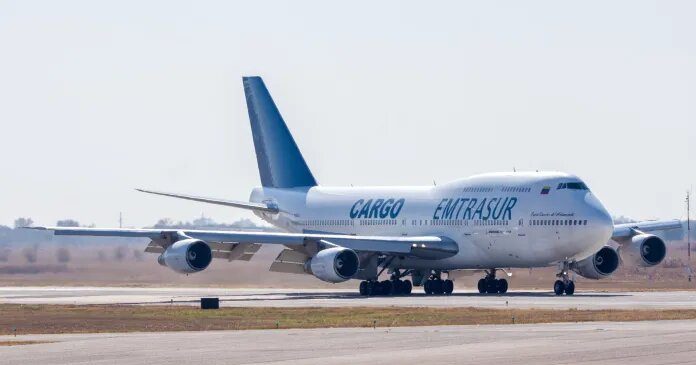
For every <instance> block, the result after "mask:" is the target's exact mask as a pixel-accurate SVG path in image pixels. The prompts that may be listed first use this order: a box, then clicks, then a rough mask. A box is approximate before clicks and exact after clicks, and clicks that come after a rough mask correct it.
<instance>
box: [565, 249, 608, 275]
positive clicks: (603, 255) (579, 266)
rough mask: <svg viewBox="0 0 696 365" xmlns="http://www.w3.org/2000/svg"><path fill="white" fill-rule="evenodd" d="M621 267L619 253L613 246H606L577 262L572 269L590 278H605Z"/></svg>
mask: <svg viewBox="0 0 696 365" xmlns="http://www.w3.org/2000/svg"><path fill="white" fill-rule="evenodd" d="M618 267H619V254H618V253H617V252H616V250H615V249H614V248H612V247H611V246H604V247H602V249H600V250H599V251H597V253H595V254H594V255H592V256H590V257H588V258H586V259H583V260H580V261H578V262H575V263H574V264H572V265H571V267H570V269H571V270H573V271H575V272H576V273H578V274H579V275H580V276H582V277H585V278H588V279H595V280H597V279H603V278H606V277H607V276H609V275H611V273H613V272H614V271H616V269H617V268H618Z"/></svg>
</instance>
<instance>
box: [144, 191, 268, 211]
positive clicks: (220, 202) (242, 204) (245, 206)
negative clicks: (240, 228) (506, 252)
mask: <svg viewBox="0 0 696 365" xmlns="http://www.w3.org/2000/svg"><path fill="white" fill-rule="evenodd" d="M135 190H137V191H140V192H143V193H148V194H155V195H162V196H168V197H171V198H178V199H186V200H193V201H197V202H201V203H208V204H217V205H224V206H228V207H234V208H241V209H249V210H258V211H261V212H267V213H278V211H279V210H278V208H277V207H272V206H269V205H267V204H263V203H248V202H240V201H234V200H225V199H216V198H205V197H201V196H193V195H185V194H173V193H165V192H161V191H154V190H145V189H135Z"/></svg>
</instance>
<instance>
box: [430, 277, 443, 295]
mask: <svg viewBox="0 0 696 365" xmlns="http://www.w3.org/2000/svg"><path fill="white" fill-rule="evenodd" d="M430 287H431V288H432V291H433V294H442V280H440V279H435V280H433V283H432V284H431V285H430Z"/></svg>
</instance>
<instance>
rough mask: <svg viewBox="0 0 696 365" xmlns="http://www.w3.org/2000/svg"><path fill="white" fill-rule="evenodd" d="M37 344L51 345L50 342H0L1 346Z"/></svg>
mask: <svg viewBox="0 0 696 365" xmlns="http://www.w3.org/2000/svg"><path fill="white" fill-rule="evenodd" d="M37 343H49V342H48V341H0V346H20V345H35V344H37Z"/></svg>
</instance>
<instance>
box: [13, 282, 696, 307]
mask: <svg viewBox="0 0 696 365" xmlns="http://www.w3.org/2000/svg"><path fill="white" fill-rule="evenodd" d="M201 297H219V298H220V300H221V303H220V304H221V305H222V306H234V307H350V306H410V307H489V308H506V307H511V308H545V309H567V308H577V309H612V308H613V309H686V308H696V291H665V292H590V291H580V292H576V294H575V295H574V296H570V297H569V296H555V295H554V294H553V293H551V292H549V291H519V292H509V293H507V294H505V295H481V294H479V293H478V292H472V291H463V292H461V291H460V292H455V293H454V294H452V295H449V296H426V295H424V294H422V293H421V292H420V291H418V292H416V293H415V294H412V295H410V296H401V297H369V298H367V297H362V296H360V295H358V294H357V293H356V292H355V291H354V290H320V289H225V288H117V287H0V303H15V304H78V305H82V304H177V305H198V303H199V299H200V298H201Z"/></svg>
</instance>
